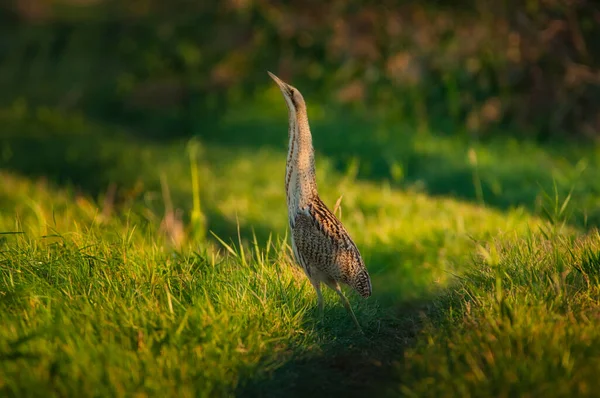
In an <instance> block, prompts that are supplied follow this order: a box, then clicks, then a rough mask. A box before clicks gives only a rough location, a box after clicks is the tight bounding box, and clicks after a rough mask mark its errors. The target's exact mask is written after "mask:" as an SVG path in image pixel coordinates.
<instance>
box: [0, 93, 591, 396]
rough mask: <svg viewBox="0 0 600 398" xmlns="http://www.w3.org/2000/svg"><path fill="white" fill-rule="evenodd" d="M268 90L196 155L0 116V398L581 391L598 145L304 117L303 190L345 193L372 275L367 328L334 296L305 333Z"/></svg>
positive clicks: (304, 291)
mask: <svg viewBox="0 0 600 398" xmlns="http://www.w3.org/2000/svg"><path fill="white" fill-rule="evenodd" d="M275 94H276V93H274V92H269V93H268V94H266V96H265V97H264V98H260V99H258V100H257V101H256V104H255V105H254V106H255V108H254V109H253V108H250V110H249V111H248V113H247V114H243V115H241V116H236V117H233V116H232V115H224V117H223V118H222V119H220V120H219V121H218V122H214V123H204V124H203V123H200V124H199V125H198V133H199V140H198V141H195V143H194V146H193V147H190V145H189V143H188V142H182V141H178V140H173V141H150V140H144V139H140V138H139V136H136V135H135V134H134V135H132V134H129V133H130V131H129V130H128V127H123V126H120V127H119V126H117V127H115V126H110V125H103V124H100V123H95V122H93V121H91V120H89V119H88V118H86V117H85V116H83V115H72V114H65V113H61V112H58V111H56V110H52V109H44V108H34V109H32V108H30V107H28V106H27V105H26V104H23V103H21V104H19V103H17V104H16V105H14V106H13V107H10V108H6V109H4V110H3V111H2V112H0V119H1V120H2V125H3V126H4V127H3V130H4V131H3V135H2V139H0V154H1V158H2V162H1V163H0V164H1V165H2V167H3V169H4V170H3V171H0V181H1V182H2V183H1V184H0V209H2V210H1V211H0V232H2V234H1V235H0V317H1V319H2V322H3V327H2V328H0V391H1V392H2V395H5V396H24V395H26V396H47V395H48V393H49V392H51V394H53V395H56V396H88V395H99V396H100V395H102V396H104V395H110V396H131V395H138V396H145V395H153V396H175V395H178V396H215V395H217V396H223V395H243V396H264V395H266V396H283V395H295V396H304V395H306V394H310V393H313V394H315V393H320V394H335V395H340V394H344V395H350V396H361V395H364V394H367V393H379V394H382V395H387V394H389V395H406V396H423V395H435V396H456V395H461V396H514V395H529V396H539V395H542V394H544V395H547V396H572V395H578V396H585V395H589V396H591V395H593V394H594V392H595V391H597V388H598V387H600V386H599V383H600V382H598V380H597V377H596V369H597V368H598V365H599V363H598V358H600V355H599V353H600V340H599V339H600V332H598V331H597V328H596V327H595V325H596V323H597V319H598V314H599V308H600V307H599V305H598V303H599V299H600V294H599V293H600V281H599V275H600V274H599V272H600V271H599V270H600V263H599V259H600V256H599V254H598V253H600V236H599V235H598V232H597V231H596V230H595V229H594V228H593V227H594V226H596V225H597V224H596V222H597V220H598V218H597V217H598V206H597V204H598V203H599V202H598V201H599V200H600V199H599V198H600V195H598V193H599V186H598V183H597V181H596V179H595V178H594V175H597V172H598V169H599V168H600V164H599V163H598V160H597V159H598V157H597V156H595V155H596V154H597V153H598V148H596V147H588V148H583V147H577V146H576V145H570V146H564V148H563V151H562V152H560V151H558V150H557V149H555V148H554V147H552V146H548V147H540V146H537V145H534V144H532V143H523V144H516V143H515V142H514V141H511V140H504V141H503V140H496V141H493V142H476V143H474V142H468V141H465V140H461V139H457V138H451V137H445V136H441V135H428V134H426V135H409V134H403V133H402V132H401V131H399V130H402V127H401V126H400V125H398V126H400V127H398V128H396V127H393V126H396V124H393V123H392V122H391V121H389V120H388V121H386V122H385V123H387V124H377V125H375V126H374V128H373V135H372V138H371V139H369V140H365V138H364V137H365V134H366V131H367V130H366V128H367V127H366V126H367V125H366V123H367V122H366V121H362V122H361V121H358V120H356V121H351V120H347V119H345V118H342V117H341V116H339V115H337V114H336V113H335V112H333V111H332V112H331V113H330V114H332V115H334V116H328V117H325V116H324V115H322V114H319V112H318V109H317V111H316V112H315V118H314V119H315V122H314V123H313V126H314V130H315V131H314V135H315V137H314V141H315V147H316V148H317V150H318V151H319V153H318V158H317V168H318V176H317V179H318V182H319V188H320V191H321V194H322V196H323V198H324V200H325V202H326V203H328V204H329V205H331V206H333V203H335V201H336V199H337V198H338V197H339V196H340V194H343V195H344V196H343V201H342V208H343V213H342V214H343V218H342V220H343V222H344V223H345V224H346V226H347V228H348V229H349V231H350V233H351V234H352V236H353V238H354V239H355V241H356V243H357V245H358V247H359V248H360V250H361V253H362V254H363V256H364V258H365V261H366V263H367V266H368V268H369V271H370V273H371V275H372V279H373V286H374V295H373V297H372V298H370V299H369V300H362V299H361V298H360V297H358V296H356V295H354V294H349V298H350V301H351V303H352V305H353V307H354V309H355V312H356V314H357V317H358V318H359V321H360V322H361V324H362V325H363V328H364V330H365V333H366V335H365V336H362V335H360V334H359V333H357V332H356V330H355V328H354V327H353V324H352V321H351V319H349V317H348V316H347V314H346V313H345V311H344V308H343V307H342V306H341V305H340V304H339V302H338V299H337V298H336V296H335V294H334V293H332V292H326V295H325V298H326V309H325V323H324V324H323V325H319V324H318V323H317V319H318V318H317V314H316V312H317V311H316V296H315V293H314V291H313V290H312V288H311V286H310V285H309V284H308V283H307V282H306V279H305V277H304V276H303V275H302V274H301V272H299V271H298V269H297V268H295V267H294V265H293V264H292V262H291V261H290V255H289V248H288V246H287V244H286V224H287V222H286V209H285V204H284V203H285V201H284V197H283V195H284V193H283V190H282V189H281V184H282V183H281V180H282V179H281V178H280V177H281V175H282V174H281V173H282V171H281V170H283V169H284V162H285V141H286V139H285V138H286V137H285V118H284V108H283V106H278V107H275V106H273V107H270V106H269V105H270V104H274V103H275V98H276V97H275ZM279 105H281V104H279ZM259 108H260V109H267V111H265V112H264V116H261V117H257V116H256V115H257V114H259V113H257V112H256V109H259ZM272 108H274V109H273V111H272V112H271V113H269V112H270V111H268V109H272ZM331 118H334V120H331ZM335 118H338V119H335ZM335 121H341V123H343V124H344V126H346V125H345V124H348V126H350V127H351V128H350V127H348V126H346V127H348V128H341V129H336V128H333V127H332V126H334V125H337V123H334V122H335ZM361 123H363V124H361ZM343 134H345V135H343ZM517 155H519V156H518V157H517ZM192 176H193V178H192ZM544 192H556V196H554V194H553V195H550V198H547V197H546V195H545V194H544ZM569 192H572V193H571V196H568V194H569ZM567 197H569V201H568V202H567V201H566V198H567ZM563 204H565V206H563ZM568 216H569V217H568ZM209 231H210V232H212V233H209Z"/></svg>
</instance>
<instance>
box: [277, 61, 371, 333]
mask: <svg viewBox="0 0 600 398" xmlns="http://www.w3.org/2000/svg"><path fill="white" fill-rule="evenodd" d="M269 75H270V76H271V78H272V79H273V80H274V81H275V82H276V83H277V85H278V86H279V88H280V89H281V93H282V94H283V98H284V100H285V103H286V105H287V107H288V111H289V112H288V116H289V130H288V133H289V134H288V138H289V145H288V156H287V162H286V170H285V196H286V201H287V207H288V219H289V224H290V229H291V231H292V236H291V240H292V242H291V243H292V250H293V252H294V257H295V259H296V261H297V262H298V264H299V265H300V266H301V267H302V268H303V269H304V272H305V273H306V276H308V279H309V280H310V282H311V284H312V285H313V287H314V288H315V290H316V292H317V296H318V300H319V308H320V311H321V316H322V314H323V295H322V293H321V287H320V286H321V282H323V283H325V284H326V285H327V286H329V287H330V288H331V289H333V290H335V291H336V292H337V293H338V295H339V296H340V298H341V300H342V303H343V304H344V306H345V307H346V309H347V310H348V312H349V313H350V315H351V316H352V318H353V320H354V322H355V323H356V325H357V326H358V328H359V329H360V325H359V323H358V320H357V319H356V316H355V315H354V312H353V311H352V308H351V307H350V304H349V302H348V299H347V298H346V297H345V296H344V294H343V293H342V291H341V289H340V286H339V283H340V282H341V283H344V284H346V285H349V286H350V287H352V288H354V289H355V290H356V291H357V292H358V293H359V294H360V295H361V296H363V297H369V296H370V295H371V290H372V289H371V280H370V278H369V273H368V272H367V269H366V267H365V264H364V262H363V260H362V258H361V256H360V253H359V251H358V249H357V247H356V245H355V244H354V242H353V241H352V239H351V238H350V235H348V232H347V231H346V229H345V228H344V226H343V225H342V223H341V222H340V220H338V219H337V218H336V217H335V215H334V214H333V213H332V212H331V211H330V210H329V209H328V208H327V206H325V203H323V201H322V200H321V199H320V198H319V194H318V191H317V182H316V178H315V159H314V149H313V146H312V135H311V133H310V127H309V124H308V114H307V113H306V103H305V102H304V98H303V97H302V94H300V92H299V91H298V90H297V89H295V88H294V87H292V86H290V85H289V84H287V83H285V82H283V81H282V80H281V79H279V78H278V77H277V76H275V75H273V74H272V73H270V72H269Z"/></svg>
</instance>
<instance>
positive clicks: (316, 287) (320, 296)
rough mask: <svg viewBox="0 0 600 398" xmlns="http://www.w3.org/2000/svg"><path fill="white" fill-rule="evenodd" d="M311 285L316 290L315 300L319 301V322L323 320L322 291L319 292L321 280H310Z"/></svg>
mask: <svg viewBox="0 0 600 398" xmlns="http://www.w3.org/2000/svg"><path fill="white" fill-rule="evenodd" d="M311 283H312V285H313V287H314V288H315V290H316V291H317V300H318V302H319V320H320V321H321V323H322V322H323V318H324V315H323V314H324V309H323V306H324V304H323V293H321V282H319V281H316V282H312V281H311Z"/></svg>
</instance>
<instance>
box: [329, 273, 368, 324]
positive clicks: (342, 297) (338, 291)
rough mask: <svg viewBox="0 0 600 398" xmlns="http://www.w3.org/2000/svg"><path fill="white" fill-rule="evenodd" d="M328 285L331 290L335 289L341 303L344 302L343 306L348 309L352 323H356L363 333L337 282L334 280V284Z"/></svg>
mask: <svg viewBox="0 0 600 398" xmlns="http://www.w3.org/2000/svg"><path fill="white" fill-rule="evenodd" d="M329 286H330V287H331V288H332V289H333V290H335V292H336V293H337V294H338V295H339V296H340V299H341V300H342V304H344V307H346V311H348V313H349V314H350V316H351V317H352V320H353V321H354V324H355V325H356V327H357V328H358V330H359V331H360V332H361V333H363V334H364V332H363V330H362V328H361V327H360V323H358V319H356V315H354V311H352V307H351V306H350V303H349V302H348V299H347V298H346V296H344V293H343V292H342V289H341V288H340V285H339V284H338V283H337V282H335V284H330V285H329Z"/></svg>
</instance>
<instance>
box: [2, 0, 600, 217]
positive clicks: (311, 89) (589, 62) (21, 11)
mask: <svg viewBox="0 0 600 398" xmlns="http://www.w3.org/2000/svg"><path fill="white" fill-rule="evenodd" d="M3 4H4V5H2V6H0V7H1V8H0V125H1V127H0V131H1V138H0V139H1V141H0V145H1V149H2V151H1V153H0V166H1V167H3V168H8V169H12V170H14V171H16V172H19V173H22V174H26V175H34V176H35V175H37V176H40V175H41V176H46V177H49V178H51V179H52V180H53V181H56V182H58V183H69V184H73V185H74V186H76V187H78V188H80V189H83V190H84V191H86V192H88V193H91V194H93V195H99V194H102V193H103V192H106V191H107V189H108V187H109V186H110V185H111V184H116V186H117V191H118V192H119V195H120V196H119V197H123V196H125V197H126V196H127V195H128V193H131V192H132V190H133V191H135V190H134V189H133V188H134V187H135V184H136V181H138V180H139V175H137V174H139V172H137V171H136V170H137V168H138V161H137V160H136V159H135V158H132V156H130V155H128V153H127V151H124V150H123V149H124V148H126V147H127V146H123V145H122V143H119V140H128V145H132V146H136V145H138V144H139V145H146V144H148V143H154V144H156V145H167V144H168V143H169V142H175V141H179V142H181V141H185V140H187V139H189V138H190V137H196V138H199V139H200V141H201V142H203V143H208V144H210V143H212V144H214V145H220V146H224V147H231V148H240V147H246V148H250V149H252V148H262V147H266V148H275V149H277V150H285V149H286V148H285V146H286V144H287V143H286V134H285V123H284V122H285V111H284V107H283V106H281V101H280V99H279V98H278V97H277V96H278V94H277V93H276V90H274V87H273V84H272V82H271V81H270V79H269V78H268V76H267V74H266V71H267V70H271V71H273V72H275V73H276V74H278V75H280V76H281V77H282V78H283V79H284V80H286V81H288V82H290V83H291V84H293V85H295V86H297V87H299V88H300V89H301V91H302V92H303V93H304V95H305V97H306V98H307V99H308V102H309V111H310V117H311V120H312V123H313V129H316V130H315V131H316V133H315V147H316V149H317V151H318V152H320V153H322V154H324V155H325V156H327V157H328V158H329V159H330V160H331V162H332V164H333V166H334V167H335V168H337V169H338V170H340V171H345V170H347V169H348V168H356V169H357V170H356V173H357V175H358V176H359V177H360V178H367V179H376V180H389V181H391V182H392V183H394V184H396V185H398V186H400V187H404V188H406V187H413V188H416V189H419V190H424V191H426V192H427V193H430V194H441V195H456V196H459V197H462V198H466V199H469V200H475V201H478V202H484V203H487V204H491V205H494V206H498V207H501V208H506V207H510V206H514V205H517V206H518V205H525V206H526V207H528V208H530V209H534V210H535V209H539V192H540V187H541V188H543V190H545V191H552V190H553V189H554V188H553V187H554V185H556V186H557V187H558V190H559V192H560V193H561V194H563V195H566V194H568V192H569V191H570V190H572V189H574V191H575V195H574V197H575V198H576V199H577V200H581V201H582V203H585V206H583V205H582V206H580V213H581V214H579V216H578V217H579V218H578V222H579V223H581V224H586V225H587V224H588V223H589V222H590V220H591V221H593V223H595V224H597V223H598V221H599V220H600V216H599V215H598V212H597V211H596V212H594V208H595V206H593V205H595V204H597V202H596V201H595V199H593V198H591V197H588V194H589V193H590V191H591V193H598V190H599V188H598V187H599V184H600V183H596V182H594V181H593V178H591V175H592V174H594V166H595V165H596V164H597V163H595V162H596V161H595V158H597V156H595V155H596V153H597V150H594V149H593V148H594V147H595V145H592V146H590V145H589V141H594V140H596V139H597V138H598V131H599V127H600V112H599V104H600V102H599V101H598V100H599V98H600V86H599V83H600V69H599V62H600V59H599V58H600V41H599V40H594V38H597V37H599V35H600V22H599V21H600V11H599V10H598V7H597V6H596V5H594V4H593V2H589V1H560V0H555V1H553V0H548V1H538V0H530V1H525V2H521V1H511V0H505V1H486V0H473V1H462V2H459V3H454V2H447V1H429V2H422V1H421V2H416V1H415V2H410V1H404V2H394V1H332V2H320V1H307V2H286V1H252V0H237V1H235V0H231V1H183V0H176V1H170V2H164V1H158V0H136V1H128V2H122V1H110V0H86V1H84V0H12V1H9V2H8V3H3ZM136 143H137V144H136ZM139 145H138V146H139ZM540 145H542V148H543V151H542V152H540V151H539V150H538V148H540ZM590 148H591V149H590ZM478 151H479V152H482V153H481V154H479V153H478ZM478 154H479V155H480V156H479V157H480V158H479V159H478V158H477V155H478ZM473 155H475V156H473ZM481 156H483V158H481ZM557 163H560V165H559V166H560V167H558V166H557ZM565 165H566V166H565ZM554 166H557V167H554ZM474 168H477V170H476V174H477V175H474ZM586 174H587V175H589V177H590V178H589V179H588V180H587V182H586V183H585V184H581V183H580V182H581V181H582V179H583V180H585V179H586ZM582 175H583V177H582ZM138 182H139V181H138ZM590 205H592V206H590ZM583 207H585V208H586V209H587V210H585V211H584V210H583ZM590 209H591V210H590ZM584 213H585V214H584Z"/></svg>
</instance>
